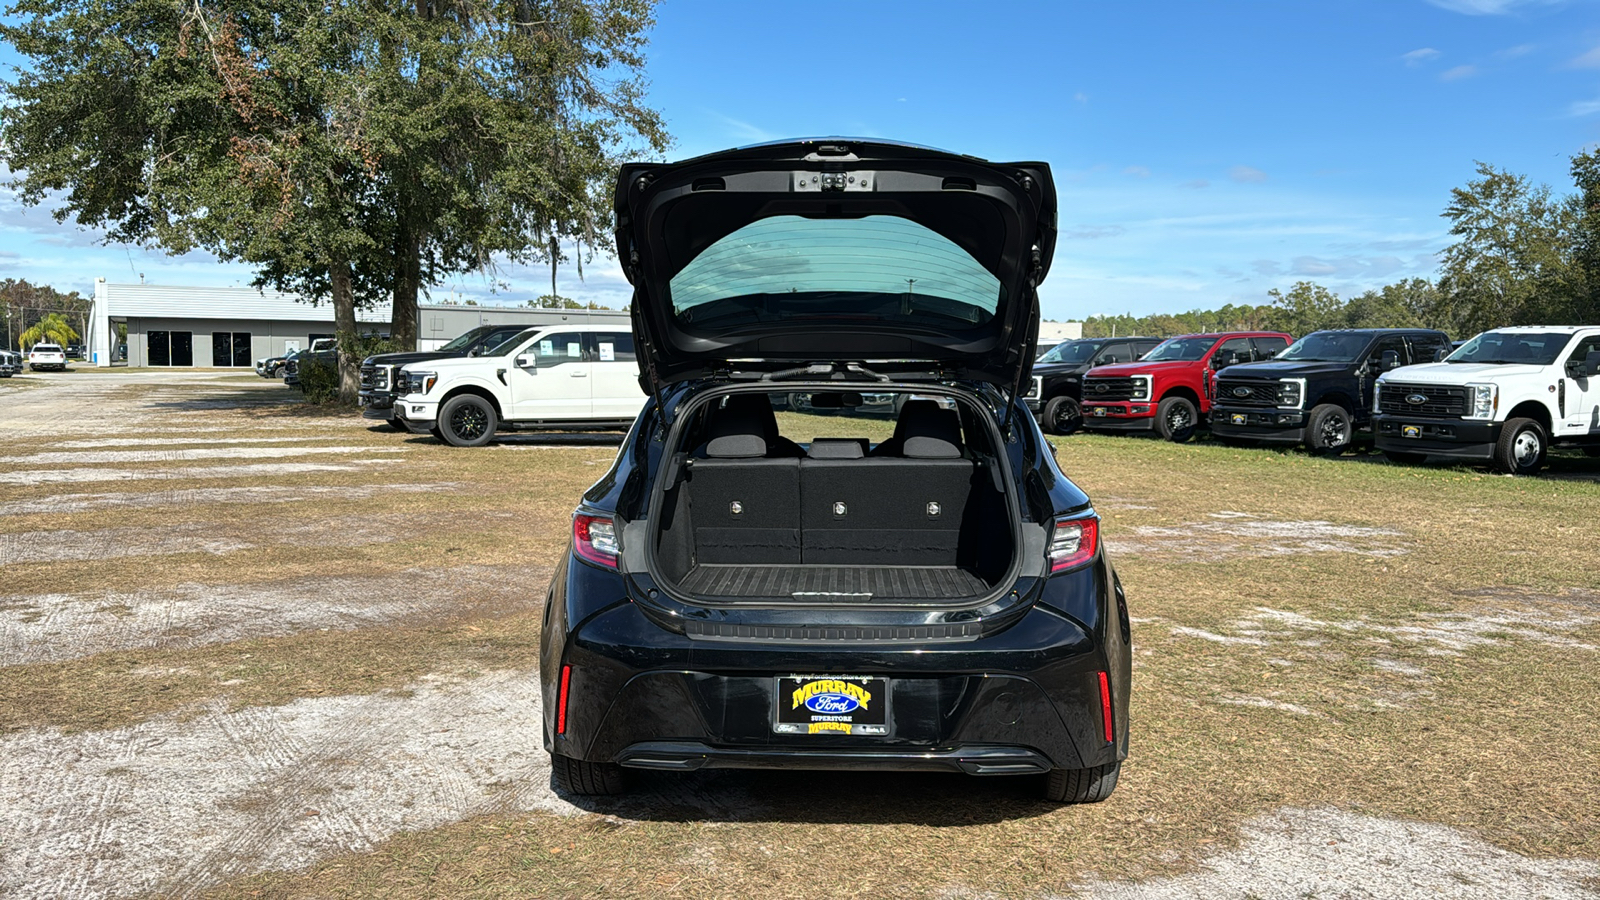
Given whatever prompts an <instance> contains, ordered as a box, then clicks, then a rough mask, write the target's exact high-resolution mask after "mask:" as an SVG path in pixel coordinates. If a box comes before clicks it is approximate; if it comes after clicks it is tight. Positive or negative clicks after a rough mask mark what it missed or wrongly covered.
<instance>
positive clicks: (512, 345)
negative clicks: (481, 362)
mask: <svg viewBox="0 0 1600 900" xmlns="http://www.w3.org/2000/svg"><path fill="white" fill-rule="evenodd" d="M538 333H539V329H537V328H529V329H528V330H527V331H524V332H522V333H521V334H518V335H514V336H512V337H510V338H508V339H506V340H505V341H504V342H502V343H501V344H500V345H499V346H498V347H493V348H491V349H488V350H485V351H483V352H482V353H480V354H478V355H479V356H510V355H511V351H513V350H515V349H517V348H518V347H521V346H522V342H523V341H526V340H527V339H528V338H531V337H533V336H534V335H536V334H538Z"/></svg>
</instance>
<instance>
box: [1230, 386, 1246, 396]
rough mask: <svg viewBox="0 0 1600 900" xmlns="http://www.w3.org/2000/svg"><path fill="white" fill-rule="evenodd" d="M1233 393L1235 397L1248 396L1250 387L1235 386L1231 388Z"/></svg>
mask: <svg viewBox="0 0 1600 900" xmlns="http://www.w3.org/2000/svg"><path fill="white" fill-rule="evenodd" d="M1233 395H1234V396H1235V397H1248V396H1250V389H1249V388H1245V387H1236V388H1234V389H1233Z"/></svg>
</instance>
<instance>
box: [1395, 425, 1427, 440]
mask: <svg viewBox="0 0 1600 900" xmlns="http://www.w3.org/2000/svg"><path fill="white" fill-rule="evenodd" d="M1400 436H1401V437H1408V438H1419V437H1422V426H1421V425H1401V426H1400Z"/></svg>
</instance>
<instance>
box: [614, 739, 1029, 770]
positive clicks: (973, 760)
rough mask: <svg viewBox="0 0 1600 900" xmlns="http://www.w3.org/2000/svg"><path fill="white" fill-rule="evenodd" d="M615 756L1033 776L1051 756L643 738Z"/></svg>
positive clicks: (681, 762) (992, 747)
mask: <svg viewBox="0 0 1600 900" xmlns="http://www.w3.org/2000/svg"><path fill="white" fill-rule="evenodd" d="M616 761H617V762H618V763H620V764H622V765H624V766H627V767H629V768H633V769H658V770H664V771H674V772H687V771H693V770H695V769H822V770H828V769H842V770H850V771H889V772H962V773H965V774H967V775H1035V774H1042V773H1044V772H1048V771H1050V769H1051V760H1050V759H1049V757H1047V756H1045V755H1044V754H1042V753H1040V752H1038V751H1037V750H1032V749H1029V748H1027V747H1012V746H1006V745H1003V744H971V745H966V746H961V747H947V748H942V749H938V750H880V749H863V748H849V749H845V748H841V749H830V750H770V749H763V750H753V749H730V748H726V747H713V746H711V745H710V744H703V743H700V742H697V741H645V742H642V743H638V744H634V745H632V746H630V747H627V748H625V749H624V750H623V751H622V752H621V753H619V754H618V755H617V759H616Z"/></svg>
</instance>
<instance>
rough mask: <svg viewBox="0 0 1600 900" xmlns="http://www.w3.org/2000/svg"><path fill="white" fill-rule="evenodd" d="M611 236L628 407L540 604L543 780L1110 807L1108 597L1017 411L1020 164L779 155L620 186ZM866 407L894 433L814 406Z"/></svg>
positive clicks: (1042, 177)
mask: <svg viewBox="0 0 1600 900" xmlns="http://www.w3.org/2000/svg"><path fill="white" fill-rule="evenodd" d="M616 216H617V250H618V258H619V259H620V260H622V261H623V263H624V268H625V271H626V273H627V276H628V278H629V280H630V281H631V282H632V284H633V285H634V296H633V304H632V309H633V323H634V335H635V341H636V345H637V346H638V347H639V348H640V353H639V359H640V368H641V376H640V378H641V384H642V385H643V386H644V389H645V390H646V392H647V393H648V394H650V400H649V401H648V402H647V403H646V405H645V408H644V410H643V412H642V413H641V414H640V416H639V418H638V419H637V420H636V421H635V423H634V425H633V427H632V429H631V430H630V431H629V433H628V435H627V437H626V438H625V439H624V441H623V443H622V446H621V448H620V450H619V451H618V453H617V457H616V461H615V463H614V465H613V467H612V468H611V470H610V471H609V472H607V473H606V475H605V476H604V477H602V478H601V479H600V481H598V482H597V483H596V484H595V485H594V486H593V487H591V488H590V489H589V490H588V492H587V493H585V495H584V497H583V500H582V503H581V505H580V506H579V507H578V508H577V511H576V512H575V514H574V515H573V518H572V535H571V543H570V546H569V550H568V552H567V554H566V555H565V556H564V558H563V559H562V561H561V563H560V565H559V567H558V569H557V572H556V574H555V578H554V580H553V582H552V585H551V589H550V593H549V597H548V600H547V607H546V610H545V618H544V628H543V636H542V648H541V658H542V680H543V700H544V741H545V747H546V749H547V750H549V752H550V754H551V761H552V766H553V770H554V779H555V781H556V784H557V786H558V787H559V788H561V789H564V790H566V791H568V792H571V793H576V794H610V793H616V792H619V791H621V790H623V789H624V787H625V784H626V779H625V777H624V776H626V775H627V774H628V773H629V770H636V769H653V770H664V771H687V770H694V769H700V768H716V767H731V768H781V769H865V770H942V771H951V772H965V773H968V774H973V775H1027V774H1033V775H1038V776H1042V778H1041V780H1042V782H1043V786H1044V791H1045V795H1046V796H1047V797H1049V798H1051V799H1053V800H1056V801H1063V802H1091V801H1097V800H1102V799H1104V798H1105V797H1107V796H1108V795H1110V793H1111V791H1112V788H1113V787H1114V786H1115V785H1116V781H1117V776H1118V772H1119V771H1120V767H1121V762H1122V760H1123V759H1124V757H1125V756H1126V755H1127V748H1128V718H1127V715H1128V691H1129V680H1130V649H1129V641H1130V636H1129V624H1128V611H1127V604H1126V600H1125V598H1124V595H1123V591H1122V587H1121V584H1120V582H1119V581H1118V579H1117V576H1116V573H1115V571H1114V569H1113V567H1112V565H1111V562H1110V560H1109V559H1108V558H1107V557H1106V554H1105V551H1104V549H1103V548H1102V546H1101V543H1100V540H1099V519H1098V517H1097V516H1096V514H1095V511H1094V508H1093V507H1092V506H1091V504H1090V502H1089V498H1088V497H1087V496H1086V495H1085V494H1084V493H1083V491H1081V490H1080V489H1079V488H1078V487H1077V486H1075V485H1074V484H1073V483H1072V482H1071V481H1070V480H1069V479H1068V478H1067V477H1066V476H1065V475H1064V474H1062V472H1061V470H1060V469H1059V468H1058V467H1057V465H1056V462H1055V458H1054V456H1053V455H1052V452H1051V449H1050V446H1049V445H1048V443H1047V442H1046V441H1045V438H1044V436H1043V434H1042V433H1041V432H1040V430H1039V427H1038V425H1037V424H1036V423H1035V422H1034V420H1033V417H1032V416H1031V415H1029V413H1028V410H1027V408H1026V406H1025V405H1024V404H1023V401H1022V398H1021V393H1022V390H1021V388H1022V386H1024V385H1027V384H1028V383H1029V370H1030V367H1031V365H1032V362H1033V358H1034V349H1035V346H1034V345H1035V340H1036V334H1037V329H1038V323H1039V305H1038V296H1037V293H1036V288H1037V286H1038V284H1039V282H1040V281H1041V280H1043V278H1044V277H1045V274H1046V273H1047V271H1048V270H1049V266H1050V260H1051V255H1052V251H1053V249H1054V244H1055V222H1056V206H1055V189H1054V185H1053V182H1052V180H1051V176H1050V170H1049V168H1048V167H1047V166H1046V165H1044V164H1042V163H990V162H986V161H983V160H979V159H976V158H974V157H969V156H959V155H955V154H950V153H944V152H940V151H936V150H930V149H925V148H919V147H912V146H906V145H896V144H889V143H882V142H871V141H856V140H842V139H841V140H824V141H797V142H785V143H778V144H771V145H764V146H758V147H750V148H744V149H739V150H732V151H727V152H723V153H718V154H713V155H709V156H704V157H700V158H697V159H691V160H688V161H686V162H679V163H674V164H656V163H636V164H629V165H625V166H623V168H622V170H621V173H620V177H619V180H618V185H617V191H616ZM797 393H798V394H803V395H805V396H806V397H807V398H808V401H807V403H806V404H805V406H806V407H807V409H806V410H804V411H785V412H782V413H781V414H776V413H775V412H774V406H775V404H774V399H775V398H784V397H789V396H792V395H794V394H797ZM866 394H876V395H882V394H892V395H895V406H896V407H897V408H898V410H899V412H898V414H897V418H896V420H895V422H894V424H893V426H892V427H893V432H892V434H891V433H889V427H890V426H888V425H887V424H883V423H882V419H881V417H880V418H878V419H874V420H870V421H869V420H868V419H866V418H862V419H851V418H849V417H848V416H847V415H840V414H839V413H840V412H841V411H845V412H847V411H849V410H851V409H857V408H860V407H862V406H863V405H864V402H863V395H866ZM815 410H824V411H831V412H833V413H834V414H832V415H819V414H815V413H814V412H813V411H815ZM873 428H877V429H879V432H878V433H877V434H876V435H874V434H873V433H871V431H872V429H873ZM856 429H859V431H860V433H855V431H854V430H856ZM824 432H828V434H827V435H826V436H819V435H823V433H824ZM874 438H876V439H874Z"/></svg>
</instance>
